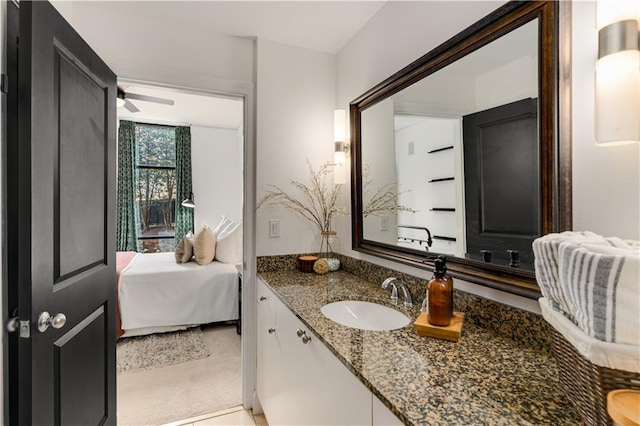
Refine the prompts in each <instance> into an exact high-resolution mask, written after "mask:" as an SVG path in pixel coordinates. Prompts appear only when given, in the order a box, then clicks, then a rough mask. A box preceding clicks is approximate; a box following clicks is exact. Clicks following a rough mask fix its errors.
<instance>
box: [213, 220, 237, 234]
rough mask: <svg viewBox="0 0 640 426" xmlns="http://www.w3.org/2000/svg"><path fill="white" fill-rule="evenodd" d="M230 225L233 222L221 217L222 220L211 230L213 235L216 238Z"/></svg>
mask: <svg viewBox="0 0 640 426" xmlns="http://www.w3.org/2000/svg"><path fill="white" fill-rule="evenodd" d="M232 223H233V221H231V219H229V218H228V217H227V216H222V219H221V220H220V222H218V224H217V225H216V227H215V228H213V234H214V235H215V236H216V237H217V236H218V235H220V234H221V233H222V231H224V229H225V228H226V227H227V226H229V225H230V224H232Z"/></svg>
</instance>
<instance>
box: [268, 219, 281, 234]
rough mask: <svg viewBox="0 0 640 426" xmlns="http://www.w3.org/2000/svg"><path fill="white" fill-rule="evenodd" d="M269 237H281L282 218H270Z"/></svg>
mask: <svg viewBox="0 0 640 426" xmlns="http://www.w3.org/2000/svg"><path fill="white" fill-rule="evenodd" d="M269 238H280V219H269Z"/></svg>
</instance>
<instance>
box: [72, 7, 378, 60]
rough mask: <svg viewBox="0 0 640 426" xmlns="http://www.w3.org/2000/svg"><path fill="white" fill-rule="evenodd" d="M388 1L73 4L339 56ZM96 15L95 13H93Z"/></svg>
mask: <svg viewBox="0 0 640 426" xmlns="http://www.w3.org/2000/svg"><path fill="white" fill-rule="evenodd" d="M385 3H386V0H384V1H380V0H377V1H369V0H358V1H341V0H325V1H308V0H297V1H296V0H294V1H292V0H289V1H270V0H261V1H245V0H235V1H221V0H210V1H187V0H182V1H117V0H112V1H104V0H97V1H93V0H92V1H75V2H74V4H73V14H74V17H75V16H76V15H78V16H81V15H83V14H90V15H91V14H94V13H95V12H103V13H105V15H120V16H135V17H136V18H140V19H145V20H148V21H152V22H153V23H154V24H155V26H156V27H158V28H167V29H171V28H189V29H190V30H200V31H202V32H211V33H216V34H223V35H229V36H236V37H260V38H264V39H267V40H271V41H275V42H279V43H284V44H289V45H292V46H298V47H303V48H306V49H311V50H316V51H320V52H325V53H332V54H335V53H337V52H338V51H339V50H340V49H341V48H342V47H343V46H344V45H345V44H346V43H347V42H348V41H349V40H350V39H351V38H352V37H353V36H354V35H355V34H356V33H357V32H358V31H359V30H360V29H361V28H362V27H363V26H364V25H365V24H366V23H367V22H368V21H369V20H370V19H371V18H372V17H373V16H374V15H375V14H376V13H377V12H378V10H380V8H382V6H384V4H385ZM94 16H95V15H94Z"/></svg>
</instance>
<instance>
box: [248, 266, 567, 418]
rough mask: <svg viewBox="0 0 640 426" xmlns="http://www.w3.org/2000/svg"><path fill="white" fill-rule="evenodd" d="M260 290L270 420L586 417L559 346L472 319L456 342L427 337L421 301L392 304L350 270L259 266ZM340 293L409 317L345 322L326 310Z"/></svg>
mask: <svg viewBox="0 0 640 426" xmlns="http://www.w3.org/2000/svg"><path fill="white" fill-rule="evenodd" d="M417 296H421V295H414V298H415V299H416V300H417V298H418V297H417ZM257 299H258V300H257V306H258V307H257V340H258V342H257V344H258V351H257V353H258V364H257V393H258V398H259V400H260V402H261V405H262V407H263V409H264V411H265V415H266V417H267V421H269V422H270V423H272V424H283V423H287V424H402V423H404V424H495V425H503V424H504V425H506V424H518V425H526V424H579V423H580V420H579V417H578V416H577V414H576V413H575V412H574V410H573V409H572V407H571V406H570V404H569V402H568V400H567V399H566V397H565V396H564V394H563V393H562V391H561V390H560V388H559V385H558V380H557V373H556V367H555V362H554V360H553V358H552V356H551V355H549V354H548V353H547V352H545V351H543V350H540V348H536V347H535V346H534V345H525V344H523V343H522V342H516V341H514V340H512V339H509V338H507V337H505V336H503V335H500V334H498V333H496V332H495V331H492V330H490V329H485V328H482V327H480V326H478V325H476V324H475V323H474V321H473V319H472V318H470V319H469V321H466V322H465V325H464V328H463V332H462V337H461V338H460V341H459V342H457V343H452V342H448V341H443V340H437V339H432V338H427V337H422V336H419V335H418V334H417V333H416V332H415V331H414V329H413V326H412V324H413V320H415V318H416V317H417V316H418V314H419V309H420V306H419V305H420V303H419V301H418V303H415V304H414V307H413V308H411V309H407V308H404V307H403V306H402V305H401V304H400V305H398V306H393V305H392V304H391V301H390V298H389V294H387V292H386V291H384V290H382V289H381V288H380V283H372V282H368V281H366V280H365V279H363V278H361V277H359V276H356V275H353V274H351V273H348V272H344V271H338V272H334V273H331V274H327V275H324V276H319V275H315V274H305V273H301V272H298V271H296V270H290V269H288V270H278V271H273V272H261V273H259V279H258V287H257ZM342 300H362V301H368V302H374V303H377V304H380V305H385V306H388V307H393V308H394V309H397V310H399V311H401V312H403V313H405V314H406V315H407V316H409V317H410V318H411V321H410V323H409V324H408V325H406V326H404V327H402V328H400V329H396V330H392V331H367V330H360V329H355V328H351V327H346V326H342V325H339V324H337V323H335V322H333V321H331V320H329V319H327V318H326V317H325V316H324V315H323V314H322V313H321V311H320V310H321V308H322V306H324V305H326V304H328V303H332V302H336V301H342Z"/></svg>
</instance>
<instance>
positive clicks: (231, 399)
mask: <svg viewBox="0 0 640 426" xmlns="http://www.w3.org/2000/svg"><path fill="white" fill-rule="evenodd" d="M202 333H203V335H204V341H205V343H206V345H207V349H208V350H209V353H210V354H211V355H209V356H208V357H205V358H200V359H195V360H192V361H188V362H183V363H181V364H174V365H168V366H166V367H163V368H154V369H151V370H140V371H137V372H134V373H123V374H118V381H117V385H118V405H117V410H118V426H141V425H161V424H165V423H169V422H176V421H179V420H182V419H187V418H190V417H195V416H200V415H203V414H208V413H213V412H217V411H219V410H224V409H227V408H231V407H237V406H238V405H240V404H241V403H242V398H241V390H242V385H241V364H242V362H241V360H242V356H241V352H242V351H241V346H242V345H241V342H240V336H238V334H236V326H235V324H234V325H215V326H202Z"/></svg>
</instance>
